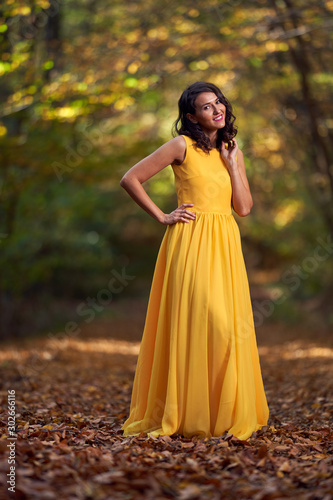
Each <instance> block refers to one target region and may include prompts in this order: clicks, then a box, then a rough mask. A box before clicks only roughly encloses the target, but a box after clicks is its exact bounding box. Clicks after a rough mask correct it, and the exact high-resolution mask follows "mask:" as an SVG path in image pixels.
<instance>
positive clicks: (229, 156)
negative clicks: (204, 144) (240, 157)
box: [220, 138, 238, 172]
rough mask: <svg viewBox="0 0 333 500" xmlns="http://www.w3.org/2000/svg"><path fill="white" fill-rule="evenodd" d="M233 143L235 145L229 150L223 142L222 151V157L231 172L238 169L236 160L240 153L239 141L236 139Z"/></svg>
mask: <svg viewBox="0 0 333 500" xmlns="http://www.w3.org/2000/svg"><path fill="white" fill-rule="evenodd" d="M232 143H233V145H232V146H231V147H230V146H229V148H228V149H227V148H226V143H225V142H223V141H222V145H221V149H220V153H221V157H222V159H223V161H224V163H225V165H226V167H227V169H228V170H229V172H230V171H232V170H234V169H236V168H237V160H236V154H237V151H238V144H237V140H236V139H235V138H234V139H232Z"/></svg>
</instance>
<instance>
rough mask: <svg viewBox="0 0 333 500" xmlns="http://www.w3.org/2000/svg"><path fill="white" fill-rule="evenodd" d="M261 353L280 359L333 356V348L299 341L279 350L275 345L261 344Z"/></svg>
mask: <svg viewBox="0 0 333 500" xmlns="http://www.w3.org/2000/svg"><path fill="white" fill-rule="evenodd" d="M259 354H260V355H263V356H274V357H278V358H280V359H299V358H333V349H331V348H330V347H322V346H317V345H310V346H309V345H305V344H304V343H302V342H300V341H297V342H288V343H287V344H284V345H283V346H279V349H278V350H276V347H275V346H261V347H259Z"/></svg>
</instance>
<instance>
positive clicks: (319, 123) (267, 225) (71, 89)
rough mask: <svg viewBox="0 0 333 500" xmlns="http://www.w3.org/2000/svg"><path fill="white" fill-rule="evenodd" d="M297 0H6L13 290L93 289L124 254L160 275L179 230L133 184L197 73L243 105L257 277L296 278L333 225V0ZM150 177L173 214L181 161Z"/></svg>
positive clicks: (7, 285)
mask: <svg viewBox="0 0 333 500" xmlns="http://www.w3.org/2000/svg"><path fill="white" fill-rule="evenodd" d="M270 5H271V4H270ZM274 5H275V7H274ZM293 6H294V10H293V13H291V12H290V11H289V10H288V8H287V6H286V5H285V4H284V3H283V2H280V3H277V4H275V3H274V2H273V3H272V6H271V7H268V6H267V4H266V3H265V2H252V1H247V2H241V3H240V2H232V1H230V2H218V0H209V1H208V2H205V3H204V4H200V5H199V4H198V3H193V2H190V1H188V0H182V1H181V2H180V3H179V2H167V1H166V0H163V1H162V2H159V3H158V4H156V2H153V1H152V0H148V1H146V2H129V3H127V4H126V5H125V4H124V3H123V2H120V1H119V0H116V1H112V2H109V1H106V2H104V3H103V4H94V3H91V2H89V3H86V2H84V3H77V2H73V1H71V0H70V1H68V2H66V3H63V2H55V3H52V4H51V3H50V2H48V1H44V0H43V1H42V0H39V1H37V2H34V4H31V2H28V1H18V0H14V1H7V2H5V3H4V5H3V6H2V8H1V11H0V17H1V23H0V24H1V29H0V46H1V49H2V50H1V53H2V56H1V61H0V89H1V95H2V97H3V102H2V105H1V108H0V148H1V167H0V196H1V198H0V199H1V207H0V217H1V227H0V233H1V234H0V249H1V256H0V275H1V278H0V287H1V293H2V296H3V297H6V300H7V298H8V297H9V298H10V300H12V301H13V303H14V302H15V300H17V301H18V302H17V303H18V304H19V303H21V301H22V299H23V298H24V297H25V296H27V295H29V296H35V297H36V298H38V297H40V296H42V295H43V294H44V293H47V294H49V295H50V296H51V297H52V296H55V297H56V296H58V297H59V296H63V297H65V296H67V297H76V298H80V297H81V298H84V297H86V296H87V295H89V294H91V293H95V292H96V291H97V290H99V289H101V287H103V286H104V283H105V276H106V274H107V273H108V272H110V270H111V269H112V268H115V269H119V268H121V267H122V266H123V265H124V263H127V264H126V265H129V266H130V267H131V269H132V270H133V272H134V273H135V275H136V276H137V279H138V280H140V279H141V278H145V277H147V276H151V273H152V270H153V267H154V261H155V258H156V254H157V251H158V247H159V243H160V241H161V238H162V236H163V233H164V231H165V227H163V226H160V225H158V224H157V223H156V221H154V220H153V219H151V218H150V217H149V216H148V215H147V214H146V213H145V212H143V211H142V210H141V209H140V208H138V207H137V206H136V204H135V203H134V202H133V201H132V200H131V199H130V198H129V197H128V195H127V194H126V193H125V192H124V191H123V190H122V189H121V188H120V186H119V180H120V178H121V177H122V175H123V173H124V172H125V171H126V170H128V169H129V168H130V167H131V166H132V165H134V164H135V163H136V162H138V161H139V160H140V159H141V158H143V157H145V156H147V155H148V154H150V153H151V152H152V151H154V150H155V149H156V148H157V147H159V146H160V145H161V144H162V143H163V142H165V141H167V140H169V139H170V138H171V133H170V132H171V126H172V123H173V121H174V120H175V118H176V116H177V101H178V98H179V96H180V93H181V91H182V90H183V88H184V87H185V86H186V85H188V84H189V83H192V82H193V81H195V80H206V81H213V82H214V83H216V84H217V85H219V86H220V87H221V88H222V90H223V91H224V93H225V94H226V96H227V97H228V98H229V100H230V101H231V102H232V104H233V107H234V113H235V115H236V117H237V119H236V124H237V125H238V128H239V133H238V136H237V139H238V142H239V144H240V146H241V149H242V151H243V152H244V156H245V161H246V168H247V173H248V178H249V182H250V185H251V190H252V193H253V198H254V208H253V211H252V214H251V216H250V217H247V218H246V219H245V220H243V219H241V218H237V220H238V222H239V224H240V226H241V232H242V235H243V238H244V249H245V253H246V252H247V251H249V252H251V255H252V256H253V258H252V261H253V263H254V264H253V266H254V267H253V269H252V272H251V276H253V279H254V280H256V276H257V275H258V278H257V279H258V283H259V282H260V283H261V282H262V278H259V275H260V276H261V274H260V273H262V271H263V272H266V271H268V270H269V269H272V268H274V269H275V270H276V271H277V272H278V273H280V274H282V273H283V272H284V270H285V269H287V268H288V266H290V265H291V263H293V262H298V263H301V262H302V261H303V260H304V259H305V258H306V257H307V256H308V255H311V252H312V251H313V248H314V247H315V246H316V244H317V238H318V237H326V236H325V235H327V234H330V233H332V230H333V222H332V220H333V217H332V208H330V207H331V205H332V204H331V203H330V202H331V200H332V193H331V187H330V186H331V185H333V183H332V184H331V183H330V182H331V177H330V175H331V174H330V173H329V172H330V171H329V169H327V165H326V163H325V162H327V161H328V159H329V158H331V159H332V146H331V142H329V137H330V134H331V129H332V120H330V119H329V117H328V108H329V107H328V104H327V103H328V102H330V98H331V95H332V91H331V85H330V84H331V80H332V73H331V72H330V71H328V68H329V67H331V66H332V64H331V63H332V60H331V59H332V55H331V53H330V52H328V51H327V48H326V47H327V37H332V35H331V34H329V32H328V29H327V26H326V24H327V23H326V18H327V15H328V13H331V10H332V5H331V3H330V2H321V4H320V5H319V4H318V5H317V4H311V5H309V4H307V3H306V2H302V1H300V0H298V1H294V2H293ZM299 61H301V62H303V66H302V65H300V62H299ZM304 82H305V83H306V85H307V87H306V88H305V87H304ZM311 102H314V103H315V104H316V106H315V107H314V108H313V107H312V108H311V105H310V104H309V103H311ZM330 161H331V160H330ZM146 188H147V191H148V193H149V194H150V196H151V197H152V199H153V200H154V201H155V202H156V203H157V204H158V206H160V207H161V209H162V210H164V211H171V210H173V209H174V208H175V207H176V205H177V200H176V197H175V194H174V189H173V174H172V171H171V168H170V167H168V168H166V169H164V170H163V171H162V172H160V173H159V174H157V175H156V177H154V179H151V180H149V181H148V182H147V183H146ZM331 260H332V259H327V261H325V262H323V263H322V265H321V266H319V267H318V269H316V271H315V272H313V273H312V274H311V276H310V277H309V279H308V280H307V281H306V283H304V286H303V287H302V293H299V295H298V299H302V300H303V299H304V298H305V297H310V296H313V295H315V294H317V293H318V291H319V290H320V289H326V288H327V287H328V285H329V281H330V276H331V272H332V264H331ZM256 273H257V274H256ZM267 276H268V275H267ZM269 282H270V279H269V277H267V278H266V279H265V280H264V284H265V285H267V284H268V283H269ZM293 298H294V299H296V298H297V297H293ZM14 309H15V308H14ZM0 315H1V311H0Z"/></svg>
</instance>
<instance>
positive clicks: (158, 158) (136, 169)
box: [120, 136, 195, 224]
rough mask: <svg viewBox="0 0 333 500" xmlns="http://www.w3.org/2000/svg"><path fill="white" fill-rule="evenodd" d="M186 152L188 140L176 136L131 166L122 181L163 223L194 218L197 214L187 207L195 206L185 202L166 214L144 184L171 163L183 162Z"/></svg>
mask: <svg viewBox="0 0 333 500" xmlns="http://www.w3.org/2000/svg"><path fill="white" fill-rule="evenodd" d="M185 152H186V142H185V140H184V138H183V137H181V136H178V137H175V138H174V139H171V140H170V141H168V142H166V143H165V144H163V146H161V147H160V148H158V149H157V150H156V151H154V153H152V154H151V155H149V156H147V157H146V158H144V159H143V160H141V161H139V162H138V163H137V164H136V165H134V166H133V167H132V168H130V169H129V170H128V171H127V172H126V174H125V175H124V176H123V177H122V179H121V181H120V185H121V187H123V188H124V189H125V190H126V191H127V192H128V194H129V195H130V196H131V197H132V198H133V200H134V201H135V202H136V203H137V204H138V205H139V206H140V207H141V208H143V209H144V210H145V211H146V212H147V213H148V214H149V215H151V216H152V217H154V219H156V220H157V221H158V222H160V223H161V224H174V223H175V222H179V221H180V222H189V219H190V220H193V219H194V218H195V214H193V213H191V212H189V211H188V210H187V209H186V207H188V206H193V204H191V203H184V204H183V205H182V206H181V207H178V208H177V209H176V210H174V211H173V212H171V214H165V213H164V212H162V210H160V209H159V208H158V206H157V205H156V204H155V203H154V202H153V200H152V199H151V198H150V197H149V196H148V194H147V193H146V191H145V189H144V188H143V186H142V184H143V182H145V181H147V180H148V179H150V178H151V177H153V175H155V174H157V172H159V171H161V170H162V169H163V168H165V167H167V166H168V165H171V163H182V162H183V160H184V157H185Z"/></svg>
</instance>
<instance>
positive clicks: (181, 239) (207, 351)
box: [122, 136, 269, 440]
mask: <svg viewBox="0 0 333 500" xmlns="http://www.w3.org/2000/svg"><path fill="white" fill-rule="evenodd" d="M183 137H184V139H185V140H186V143H187V154H186V159H185V161H184V162H183V163H182V165H181V166H177V165H173V166H172V167H173V169H174V173H175V186H176V191H177V196H178V203H179V205H181V204H182V203H185V202H187V203H194V207H193V208H190V210H191V211H194V212H196V220H195V221H191V222H189V223H181V222H179V223H176V224H173V225H171V226H167V229H166V232H165V234H164V237H163V240H162V243H161V246H160V249H159V253H158V256H157V260H156V265H155V271H154V276H153V280H152V285H151V290H150V296H149V302H148V308H147V314H146V321H145V325H144V331H143V336H142V342H141V346H140V352H139V356H138V361H137V366H136V372H135V376H134V382H133V390H132V398H131V405H130V414H129V417H128V418H127V420H126V421H125V422H124V424H123V426H122V430H123V435H124V436H131V435H138V434H140V433H141V432H144V433H146V434H149V433H150V434H152V435H153V436H158V435H172V434H176V433H178V434H181V435H182V436H184V437H192V436H194V435H197V436H200V437H212V436H221V435H223V434H224V433H226V432H227V433H229V434H233V435H234V436H236V437H238V438H239V439H242V440H246V439H248V438H249V437H250V436H251V435H252V433H253V432H254V431H256V430H258V429H260V428H261V427H262V426H264V425H266V424H267V421H268V416H269V409H268V405H267V401H266V396H265V391H264V386H263V381H262V374H261V369H260V362H259V355H258V348H257V343H256V336H255V328H254V322H253V313H252V306H251V299H250V292H249V286H248V279H247V273H246V268H245V264H244V259H243V254H242V248H241V238H240V233H239V228H238V225H237V223H236V221H235V219H234V217H233V215H232V213H231V193H232V190H231V182H230V176H229V174H228V172H227V170H226V168H225V166H224V164H223V162H222V160H221V158H220V155H219V152H218V151H217V150H214V151H211V152H210V153H209V154H206V153H203V152H202V151H201V150H198V149H196V148H195V145H194V143H193V141H192V140H191V139H190V138H188V137H185V136H183ZM208 207H212V210H211V211H210V210H207V208H208ZM203 209H204V210H203Z"/></svg>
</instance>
